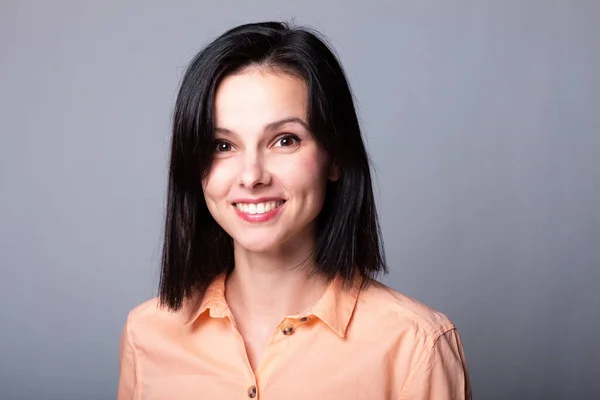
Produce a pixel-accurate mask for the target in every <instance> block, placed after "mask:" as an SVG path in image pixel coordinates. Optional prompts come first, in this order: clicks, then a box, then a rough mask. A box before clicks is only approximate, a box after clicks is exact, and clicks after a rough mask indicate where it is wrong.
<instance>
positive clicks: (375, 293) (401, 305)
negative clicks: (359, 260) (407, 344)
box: [353, 281, 456, 344]
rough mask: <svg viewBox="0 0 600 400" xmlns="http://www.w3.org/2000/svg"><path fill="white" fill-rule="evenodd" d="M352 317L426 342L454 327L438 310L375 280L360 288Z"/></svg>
mask: <svg viewBox="0 0 600 400" xmlns="http://www.w3.org/2000/svg"><path fill="white" fill-rule="evenodd" d="M353 318H355V319H356V320H357V322H358V323H360V324H363V323H364V324H370V325H371V326H373V325H375V326H385V327H387V331H388V332H396V333H397V334H398V333H399V334H402V333H404V334H407V333H409V334H410V336H414V337H415V339H417V338H418V339H420V340H419V341H422V342H430V344H433V342H435V341H436V340H437V339H438V338H439V337H440V336H442V335H443V334H444V333H446V332H448V331H451V330H454V329H456V328H455V326H454V324H453V323H452V321H450V319H449V318H448V317H447V316H446V315H444V314H443V313H442V312H440V311H437V310H435V309H433V308H432V307H430V306H428V305H426V304H424V303H422V302H420V301H418V300H416V299H414V298H412V297H410V296H407V295H405V294H402V293H400V292H398V291H396V290H394V289H392V288H390V287H388V286H386V285H385V284H383V283H381V282H378V281H372V282H371V283H369V285H368V286H366V287H365V288H363V289H362V290H361V291H360V293H359V296H358V299H357V304H356V309H355V315H354V317H353Z"/></svg>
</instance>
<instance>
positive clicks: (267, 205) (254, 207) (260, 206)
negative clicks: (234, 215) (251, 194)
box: [235, 201, 283, 214]
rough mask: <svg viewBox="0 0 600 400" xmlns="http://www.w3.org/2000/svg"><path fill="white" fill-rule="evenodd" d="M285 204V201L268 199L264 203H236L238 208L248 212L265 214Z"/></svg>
mask: <svg viewBox="0 0 600 400" xmlns="http://www.w3.org/2000/svg"><path fill="white" fill-rule="evenodd" d="M282 204H283V201H267V202H264V203H257V204H252V203H236V205H235V206H236V208H237V209H238V210H240V211H241V212H245V213H248V214H264V213H266V212H269V211H271V210H274V209H276V208H277V207H279V206H280V205H282Z"/></svg>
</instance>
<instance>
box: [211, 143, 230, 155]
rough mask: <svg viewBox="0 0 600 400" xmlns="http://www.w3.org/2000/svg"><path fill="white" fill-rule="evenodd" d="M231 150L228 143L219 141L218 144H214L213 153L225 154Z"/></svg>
mask: <svg viewBox="0 0 600 400" xmlns="http://www.w3.org/2000/svg"><path fill="white" fill-rule="evenodd" d="M231 150H232V146H231V144H230V143H227V142H223V141H220V142H216V144H215V151H216V152H217V153H226V152H228V151H231Z"/></svg>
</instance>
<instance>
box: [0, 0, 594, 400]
mask: <svg viewBox="0 0 600 400" xmlns="http://www.w3.org/2000/svg"><path fill="white" fill-rule="evenodd" d="M51 3H52V4H51ZM359 3H368V4H365V5H362V6H361V5H359ZM291 17H295V18H296V21H297V22H298V23H300V24H307V25H310V26H313V27H315V28H317V29H319V30H321V31H322V32H323V33H325V34H326V35H327V36H328V37H329V39H330V40H331V42H332V43H333V45H334V47H335V48H336V50H337V52H338V53H339V56H340V58H341V60H342V62H343V64H344V66H345V68H346V70H347V72H348V75H349V78H350V81H351V84H352V86H353V89H354V92H355V94H356V97H357V102H358V109H359V112H360V115H361V119H362V123H363V127H364V132H365V135H366V141H367V144H368V148H369V151H370V154H371V155H372V158H373V160H374V165H375V170H376V174H377V180H378V184H377V187H376V191H377V199H378V203H379V206H380V211H381V221H382V225H383V231H384V235H385V243H386V247H387V254H388V258H389V264H390V267H391V270H392V273H391V274H390V275H388V276H387V277H385V278H384V281H385V282H386V283H388V284H389V285H391V286H392V287H394V288H395V289H397V290H400V291H402V292H404V293H406V294H409V295H412V296H414V297H416V298H418V299H420V300H421V301H423V302H425V303H427V304H429V305H431V306H433V307H435V308H437V309H439V310H441V311H443V312H444V313H446V314H447V315H448V316H449V317H450V318H451V319H452V320H453V321H454V322H455V323H456V324H457V326H458V327H459V331H460V333H461V335H462V337H463V340H464V344H465V350H466V355H467V359H468V363H469V368H470V373H471V379H472V382H473V390H474V394H475V397H476V398H478V399H507V398H511V399H539V398H545V399H575V398H600V344H599V342H598V340H599V338H600V312H599V306H600V290H599V289H598V288H597V286H598V284H599V283H600V268H599V265H600V179H599V175H600V173H599V172H600V161H599V159H598V154H599V152H600V129H599V128H600V116H599V115H600V107H599V104H600V73H599V72H598V71H600V28H599V25H598V20H599V17H600V2H598V1H593V0H592V1H576V0H572V1H568V0H564V1H558V0H557V1H533V0H529V1H527V0H521V1H500V0H498V1H458V0H455V1H448V0H438V1H433V0H431V1H394V2H392V1H389V2H385V1H382V0H371V1H369V2H358V1H356V2H349V1H346V2H342V1H323V0H319V1H302V2H300V1H298V2H295V4H289V3H288V2H282V1H275V0H272V1H252V2H243V1H241V0H240V1H237V2H228V1H218V2H212V1H211V2H207V1H189V2H166V1H164V2H158V1H156V2H152V1H142V0H140V1H128V2H117V1H114V2H109V1H103V2H100V1H97V2H93V3H92V2H84V1H68V2H66V1H53V2H44V1H38V2H31V1H8V2H7V1H2V3H1V6H0V54H1V64H0V132H1V135H0V163H1V164H0V168H1V169H0V177H1V182H0V183H1V186H0V187H1V190H2V192H1V197H0V265H1V268H2V275H1V277H2V278H1V280H0V304H1V305H0V311H1V314H0V324H1V329H0V398H1V399H110V398H114V397H115V393H116V385H117V374H118V367H117V362H118V360H117V352H118V343H119V335H120V333H121V329H122V326H123V323H124V321H125V317H126V314H127V312H128V311H129V310H130V309H131V308H132V307H134V306H135V305H136V304H138V303H140V302H142V301H144V300H145V299H147V298H149V297H152V296H154V295H155V293H156V286H157V282H158V265H159V259H160V243H161V229H162V218H163V201H164V192H165V182H166V168H167V167H166V165H167V163H166V160H167V154H168V144H169V124H170V113H171V109H172V106H173V102H174V98H175V93H176V90H177V85H178V83H179V80H180V78H181V76H182V73H183V70H184V67H185V65H186V64H187V62H188V61H189V59H190V58H191V57H192V56H193V55H194V54H195V53H196V52H197V51H198V50H199V49H200V48H201V47H202V46H203V45H205V44H206V43H207V41H208V40H209V39H211V38H214V37H215V36H216V35H218V34H220V33H221V32H223V31H224V30H225V29H227V28H230V27H232V26H234V25H237V24H239V23H244V22H248V21H257V20H265V19H281V18H283V19H286V20H289V19H290V18H291Z"/></svg>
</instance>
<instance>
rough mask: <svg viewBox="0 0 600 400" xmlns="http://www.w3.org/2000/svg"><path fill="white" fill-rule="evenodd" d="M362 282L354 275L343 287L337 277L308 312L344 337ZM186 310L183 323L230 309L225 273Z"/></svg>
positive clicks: (195, 298)
mask: <svg viewBox="0 0 600 400" xmlns="http://www.w3.org/2000/svg"><path fill="white" fill-rule="evenodd" d="M361 284H362V278H360V277H358V276H357V277H356V278H355V280H354V283H353V285H352V286H351V287H350V288H344V286H343V281H342V279H341V278H340V277H336V278H335V279H334V280H333V281H331V283H330V284H329V286H328V287H327V289H326V290H325V293H324V294H323V296H322V297H321V299H319V301H318V302H317V304H315V306H314V307H313V308H312V310H311V311H310V312H309V313H308V314H309V315H314V316H315V317H317V318H319V319H320V320H321V321H323V323H325V324H326V325H327V326H328V327H329V328H330V329H331V330H332V331H334V332H335V333H336V334H338V335H339V336H340V337H345V336H346V329H347V328H348V324H349V323H350V319H351V318H352V314H353V312H354V308H355V307H356V302H357V300H358V294H359V292H360V288H361ZM185 309H187V310H186V311H185V313H186V315H187V319H186V321H185V325H189V324H192V323H193V322H194V321H196V320H197V319H198V317H200V315H202V314H203V313H204V312H206V311H207V310H208V311H209V315H210V317H211V318H223V317H225V316H226V315H227V313H228V311H229V306H228V305H227V301H226V300H225V274H222V275H219V276H217V277H216V278H215V279H214V280H213V281H212V282H211V284H210V285H209V286H208V288H207V289H206V291H205V293H204V296H203V297H202V298H200V295H195V296H192V298H190V300H189V301H188V302H187V304H186V305H185V308H184V310H185Z"/></svg>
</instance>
